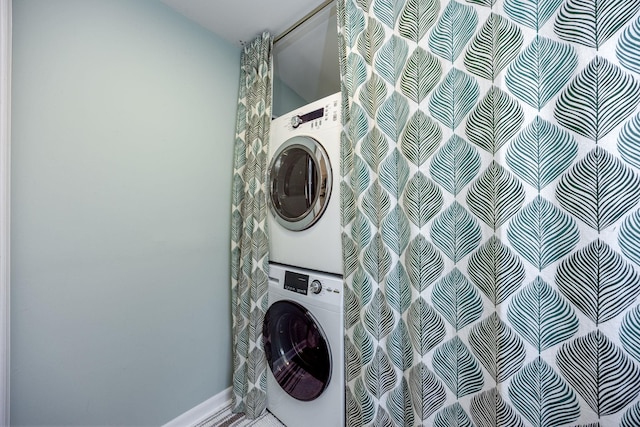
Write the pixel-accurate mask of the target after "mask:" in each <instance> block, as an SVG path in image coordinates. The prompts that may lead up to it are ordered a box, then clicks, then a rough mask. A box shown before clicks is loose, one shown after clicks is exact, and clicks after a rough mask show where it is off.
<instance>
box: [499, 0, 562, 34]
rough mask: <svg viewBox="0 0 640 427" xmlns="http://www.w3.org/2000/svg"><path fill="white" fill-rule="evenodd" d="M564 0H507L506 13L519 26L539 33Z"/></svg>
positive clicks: (505, 3) (505, 4)
mask: <svg viewBox="0 0 640 427" xmlns="http://www.w3.org/2000/svg"><path fill="white" fill-rule="evenodd" d="M561 3H562V0H505V2H504V12H505V13H506V14H507V16H508V17H509V18H511V19H513V20H514V21H516V22H517V23H518V24H522V25H524V26H525V27H529V28H531V29H534V30H536V32H539V30H540V28H542V26H543V25H544V24H545V22H547V21H548V20H549V18H551V16H552V15H553V14H554V13H555V11H556V9H558V6H560V4H561Z"/></svg>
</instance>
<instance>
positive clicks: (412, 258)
mask: <svg viewBox="0 0 640 427" xmlns="http://www.w3.org/2000/svg"><path fill="white" fill-rule="evenodd" d="M405 257H406V263H405V264H406V266H407V273H408V274H409V279H410V280H411V285H412V286H413V287H414V288H415V289H416V290H417V291H418V292H422V291H423V290H425V289H426V288H427V287H429V286H430V285H431V284H432V283H433V282H434V281H436V280H437V279H438V277H439V276H440V274H442V270H443V269H444V262H443V261H442V256H441V255H440V253H439V252H438V250H437V249H436V248H434V247H433V245H432V244H431V243H429V242H428V241H427V239H425V238H424V236H423V235H421V234H419V235H418V236H416V237H415V238H414V239H413V240H412V241H411V242H410V243H409V246H408V248H407V251H406V256H405Z"/></svg>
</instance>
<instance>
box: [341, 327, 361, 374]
mask: <svg viewBox="0 0 640 427" xmlns="http://www.w3.org/2000/svg"><path fill="white" fill-rule="evenodd" d="M344 358H345V368H344V372H345V378H346V381H347V382H350V381H351V380H353V379H355V378H357V377H358V376H360V366H361V360H360V353H359V352H358V349H357V348H356V346H355V345H353V343H352V342H351V340H350V339H349V337H346V336H345V339H344Z"/></svg>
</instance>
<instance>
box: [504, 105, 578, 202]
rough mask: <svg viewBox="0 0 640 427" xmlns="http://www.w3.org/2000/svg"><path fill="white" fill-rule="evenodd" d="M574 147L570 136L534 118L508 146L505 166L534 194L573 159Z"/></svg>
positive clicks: (574, 155) (574, 143)
mask: <svg viewBox="0 0 640 427" xmlns="http://www.w3.org/2000/svg"><path fill="white" fill-rule="evenodd" d="M577 153H578V144H577V143H576V141H575V139H574V138H573V137H572V136H571V134H570V133H569V132H567V131H565V130H563V129H561V128H559V127H557V126H555V125H554V124H553V123H551V122H548V121H546V120H543V119H542V118H540V116H536V118H535V119H534V120H533V122H531V123H530V124H529V125H528V126H526V127H525V128H524V129H523V130H522V132H520V133H519V134H518V135H517V136H516V137H515V138H514V139H513V140H512V141H511V144H510V145H509V148H508V150H507V154H506V161H507V165H509V167H510V168H511V170H512V171H513V172H515V174H516V175H517V176H518V177H519V178H521V179H522V180H524V181H525V182H526V183H528V184H529V185H531V186H532V187H533V188H535V189H537V190H538V191H540V190H542V189H543V188H544V187H546V186H547V185H549V184H550V183H551V182H552V181H553V180H554V179H556V178H557V177H558V176H560V174H561V173H562V172H564V171H565V170H566V169H567V168H568V167H569V165H570V164H571V163H572V162H573V160H574V159H575V158H576V155H577Z"/></svg>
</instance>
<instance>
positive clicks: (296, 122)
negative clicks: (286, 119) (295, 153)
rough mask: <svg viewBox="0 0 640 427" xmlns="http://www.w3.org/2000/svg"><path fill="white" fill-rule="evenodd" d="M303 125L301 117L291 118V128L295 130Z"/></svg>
mask: <svg viewBox="0 0 640 427" xmlns="http://www.w3.org/2000/svg"><path fill="white" fill-rule="evenodd" d="M301 124H302V118H301V117H300V116H293V117H291V126H293V128H294V129H295V128H297V127H298V126H300V125H301Z"/></svg>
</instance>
